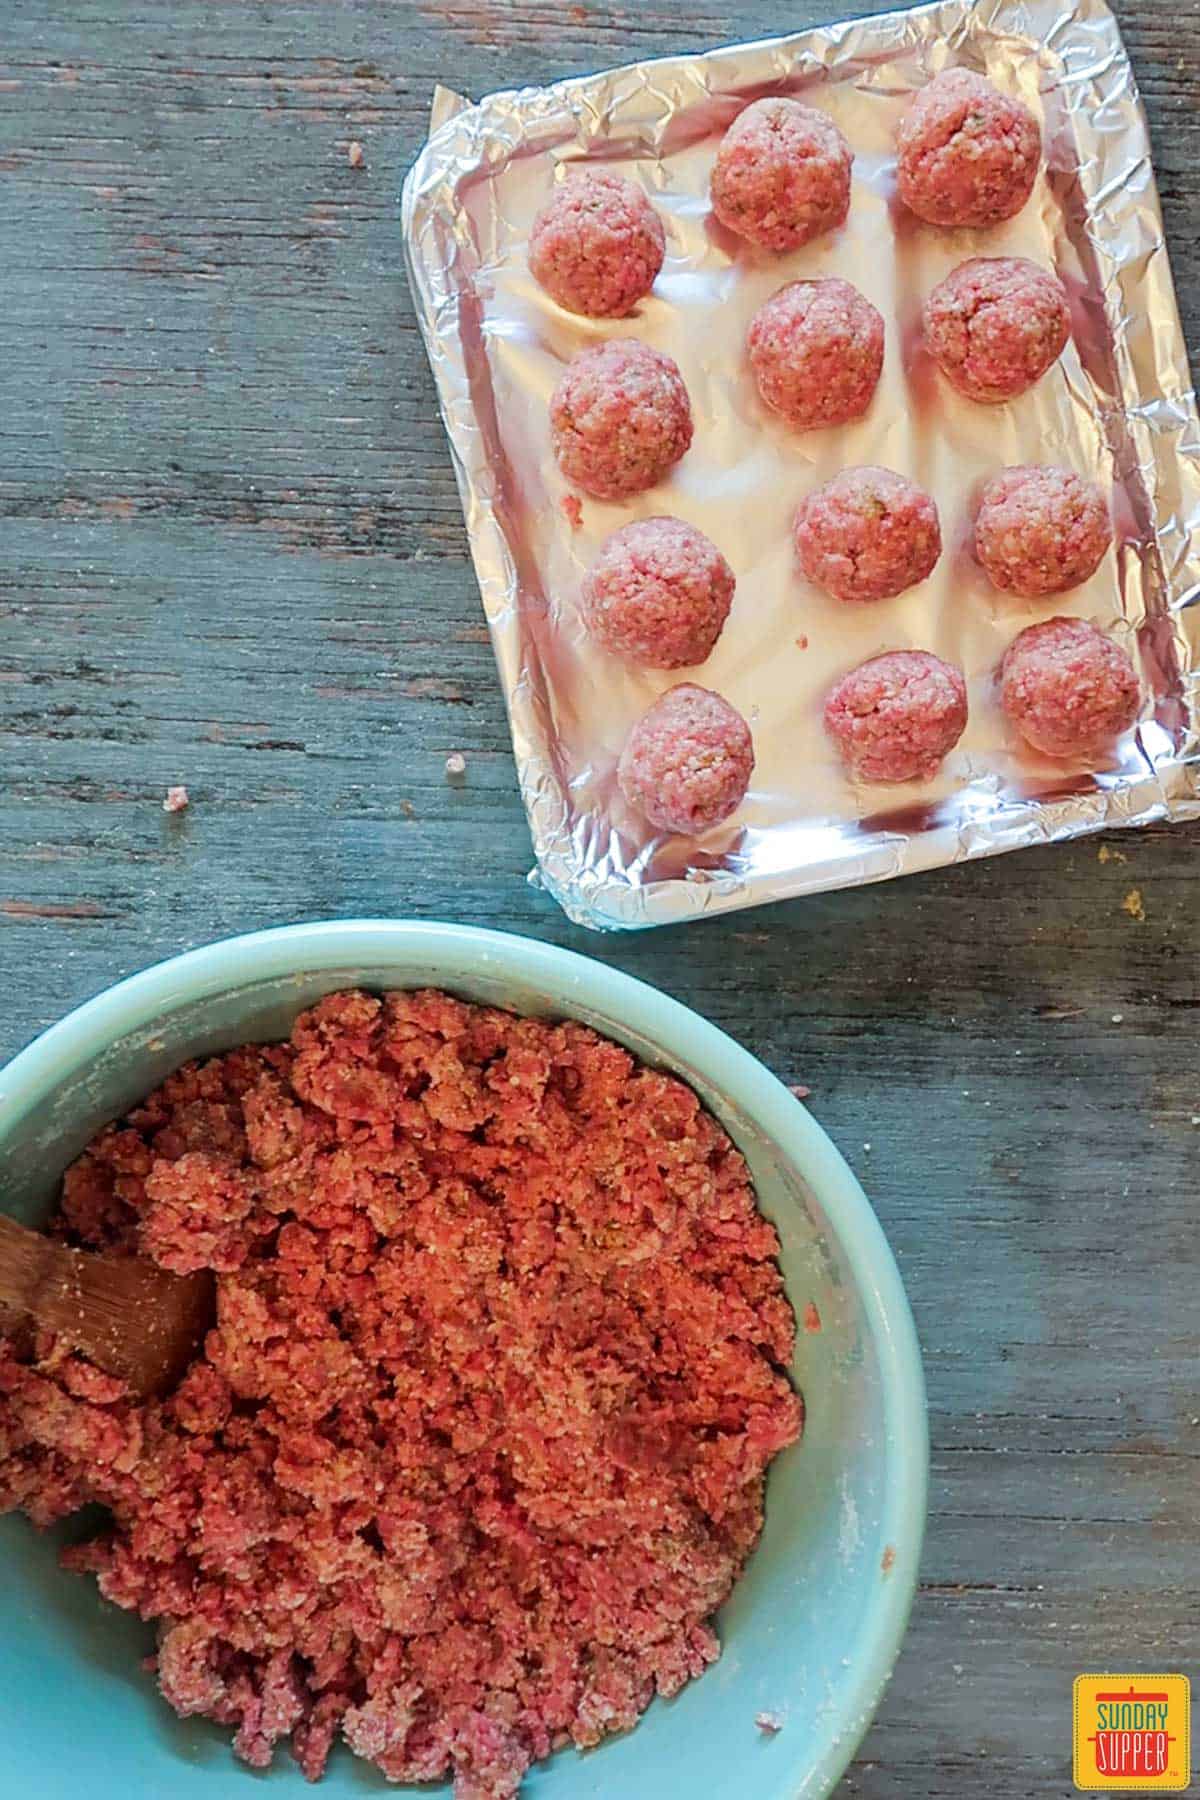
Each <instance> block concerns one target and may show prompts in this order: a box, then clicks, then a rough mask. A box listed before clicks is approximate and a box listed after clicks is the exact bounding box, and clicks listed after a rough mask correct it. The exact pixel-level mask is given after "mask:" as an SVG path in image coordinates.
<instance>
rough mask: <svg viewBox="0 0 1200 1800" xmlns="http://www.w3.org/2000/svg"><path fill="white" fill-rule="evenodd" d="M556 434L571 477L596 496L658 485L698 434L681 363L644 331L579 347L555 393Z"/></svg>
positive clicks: (619, 496)
mask: <svg viewBox="0 0 1200 1800" xmlns="http://www.w3.org/2000/svg"><path fill="white" fill-rule="evenodd" d="M550 436H551V440H552V442H553V445H554V454H555V456H556V457H557V459H558V466H559V468H560V469H561V470H562V472H563V474H564V475H565V476H566V478H567V480H568V481H573V482H574V483H575V484H576V486H577V487H581V488H583V490H584V492H585V493H588V494H593V495H594V496H595V498H596V499H597V500H625V499H628V498H629V497H630V495H632V494H640V493H642V492H643V491H644V490H645V489H646V488H651V487H653V486H654V485H655V483H656V482H659V481H661V480H662V479H663V477H664V475H667V474H669V473H670V471H671V470H672V469H673V468H674V466H675V464H676V463H677V462H678V461H679V459H680V457H681V456H683V455H684V454H685V452H686V451H687V449H688V447H689V446H690V444H691V441H692V408H691V402H690V401H689V400H688V391H687V388H686V387H685V386H684V381H683V376H682V375H681V374H680V373H679V368H678V365H677V364H676V363H675V362H674V361H673V360H672V359H671V357H669V356H667V355H665V354H664V353H663V352H662V351H661V350H652V349H651V348H650V346H649V344H643V343H641V342H640V340H639V339H637V338H610V339H609V340H608V341H607V342H606V343H603V344H593V345H591V346H589V348H588V349H586V350H581V351H579V353H578V355H576V356H574V357H572V359H571V361H570V362H569V363H568V364H567V367H566V369H565V371H564V373H563V376H562V379H561V380H560V381H559V384H558V386H557V387H556V388H555V390H554V393H553V396H552V397H551V400H550Z"/></svg>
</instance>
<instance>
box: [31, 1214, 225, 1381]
mask: <svg viewBox="0 0 1200 1800" xmlns="http://www.w3.org/2000/svg"><path fill="white" fill-rule="evenodd" d="M5 1312H8V1313H15V1314H16V1315H17V1320H18V1322H19V1323H22V1324H23V1323H25V1322H26V1321H30V1322H32V1323H33V1324H34V1325H37V1326H41V1327H42V1328H43V1329H45V1330H46V1331H53V1332H57V1333H58V1335H59V1336H60V1337H63V1338H65V1339H66V1341H67V1343H69V1344H70V1345H71V1347H72V1349H74V1350H79V1351H81V1352H82V1354H83V1355H84V1356H86V1357H88V1358H89V1360H90V1361H92V1362H94V1363H96V1364H97V1366H98V1367H99V1368H101V1369H104V1370H106V1371H107V1372H108V1373H109V1374H110V1375H118V1376H120V1377H121V1379H122V1380H124V1381H127V1382H128V1383H129V1385H130V1388H131V1389H132V1391H133V1393H134V1394H135V1395H136V1396H137V1397H138V1399H150V1398H152V1397H157V1396H159V1395H162V1394H165V1393H168V1392H169V1391H170V1389H171V1388H173V1387H174V1386H175V1385H176V1384H177V1383H178V1381H179V1380H180V1378H181V1376H182V1375H183V1373H184V1371H185V1370H186V1368H187V1366H188V1364H189V1363H190V1362H191V1361H192V1360H193V1358H194V1357H196V1356H197V1355H198V1354H199V1352H200V1350H201V1348H202V1346H203V1342H204V1335H205V1333H206V1332H207V1331H208V1329H209V1328H210V1326H211V1325H212V1322H213V1318H214V1316H215V1313H216V1284H215V1282H214V1280H213V1277H212V1274H211V1273H210V1271H209V1270H207V1269H202V1270H201V1271H200V1272H199V1274H196V1275H171V1274H169V1273H168V1271H167V1270H166V1269H160V1268H159V1267H158V1266H157V1265H156V1264H155V1263H152V1262H146V1261H145V1260H144V1258H142V1257H140V1256H92V1255H89V1254H88V1253H87V1252H86V1251H84V1250H70V1249H68V1248H67V1246H66V1245H65V1244H60V1243H59V1242H58V1241H57V1240H56V1239H55V1238H48V1237H43V1236H42V1234H41V1233H40V1232H38V1231H28V1230H27V1229H26V1228H25V1226H24V1225H18V1224H17V1223H16V1221H15V1219H6V1218H4V1217H3V1216H0V1313H5Z"/></svg>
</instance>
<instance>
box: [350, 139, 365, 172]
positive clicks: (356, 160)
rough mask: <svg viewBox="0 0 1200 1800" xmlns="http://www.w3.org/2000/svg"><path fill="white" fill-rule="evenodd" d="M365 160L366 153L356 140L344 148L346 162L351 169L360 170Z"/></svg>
mask: <svg viewBox="0 0 1200 1800" xmlns="http://www.w3.org/2000/svg"><path fill="white" fill-rule="evenodd" d="M366 160H367V155H366V151H365V150H364V149H363V147H362V145H361V144H360V143H359V141H358V139H357V138H355V139H354V140H353V142H352V143H350V144H348V145H347V147H346V161H347V162H348V163H349V164H350V167H351V168H352V169H361V168H362V166H363V164H364V163H365V162H366Z"/></svg>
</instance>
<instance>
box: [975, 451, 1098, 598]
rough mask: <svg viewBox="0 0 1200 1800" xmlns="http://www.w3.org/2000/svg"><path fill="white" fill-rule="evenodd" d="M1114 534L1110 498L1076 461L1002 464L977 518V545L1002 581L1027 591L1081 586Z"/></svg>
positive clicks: (1018, 590)
mask: <svg viewBox="0 0 1200 1800" xmlns="http://www.w3.org/2000/svg"><path fill="white" fill-rule="evenodd" d="M1111 541H1112V525H1111V523H1110V522H1109V517H1108V502H1107V501H1106V500H1105V498H1104V495H1103V494H1102V493H1101V491H1100V489H1099V488H1098V487H1097V486H1096V484H1095V482H1094V481H1085V480H1084V478H1083V476H1082V475H1076V474H1075V473H1074V472H1073V471H1072V470H1070V469H1045V468H1038V467H1036V466H1034V465H1023V466H1021V467H1019V468H1015V469H1001V471H1000V473H999V475H997V476H995V477H994V478H993V479H992V480H991V481H989V482H988V484H987V487H986V488H985V489H984V492H983V499H982V500H981V502H980V506H979V513H978V516H977V518H976V520H975V553H976V555H977V556H978V558H979V560H980V562H981V563H982V564H983V566H984V568H985V569H986V570H987V572H988V574H989V575H990V576H991V578H992V580H993V581H994V582H995V584H996V586H997V587H998V588H1004V589H1005V590H1006V591H1007V592H1009V593H1013V594H1024V595H1026V596H1027V597H1028V598H1029V599H1037V598H1038V597H1039V595H1042V594H1061V593H1062V592H1063V590H1064V589H1065V588H1073V587H1078V585H1079V583H1080V582H1081V581H1086V580H1087V579H1088V577H1089V575H1094V574H1095V573H1096V570H1097V569H1098V568H1099V566H1100V563H1101V562H1102V560H1103V558H1104V552H1105V551H1106V550H1107V549H1108V546H1109V544H1110V543H1111Z"/></svg>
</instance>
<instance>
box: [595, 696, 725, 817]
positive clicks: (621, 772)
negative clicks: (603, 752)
mask: <svg viewBox="0 0 1200 1800" xmlns="http://www.w3.org/2000/svg"><path fill="white" fill-rule="evenodd" d="M753 772H754V740H753V739H752V738H751V736H750V727H749V726H748V725H747V723H746V721H745V719H743V717H742V715H741V713H739V712H735V711H734V709H733V707H732V706H730V705H729V703H728V701H726V700H722V698H721V696H720V694H714V693H711V692H710V691H709V689H708V688H702V687H695V686H693V685H692V683H691V682H684V683H683V685H682V686H681V687H673V688H669V689H668V691H667V692H666V693H665V694H663V695H662V696H661V697H660V698H659V699H658V700H656V701H655V702H654V705H653V706H652V707H651V708H650V710H649V711H648V712H645V713H643V714H642V716H641V718H640V719H639V720H638V722H637V724H636V725H635V726H634V728H633V730H632V731H631V732H630V734H629V737H628V740H627V741H626V744H625V748H624V750H623V751H622V752H621V761H620V763H619V765H618V767H617V780H618V781H619V783H620V786H621V792H622V793H623V794H624V796H625V798H626V800H628V802H629V804H630V806H633V807H636V808H637V810H638V811H639V812H640V813H643V814H644V815H645V817H646V818H647V819H648V820H649V821H650V823H651V825H653V826H654V827H655V829H656V830H658V831H671V832H677V833H679V834H680V835H681V836H684V837H696V836H698V835H699V834H700V832H702V831H708V830H709V828H710V827H711V826H713V825H719V824H720V823H721V821H722V819H727V818H728V817H729V815H730V813H733V812H736V811H737V809H738V807H739V806H740V805H741V804H742V801H743V800H744V799H745V797H746V789H747V788H748V787H749V786H750V777H751V775H752V774H753Z"/></svg>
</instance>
